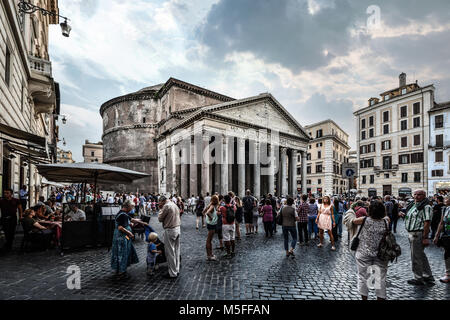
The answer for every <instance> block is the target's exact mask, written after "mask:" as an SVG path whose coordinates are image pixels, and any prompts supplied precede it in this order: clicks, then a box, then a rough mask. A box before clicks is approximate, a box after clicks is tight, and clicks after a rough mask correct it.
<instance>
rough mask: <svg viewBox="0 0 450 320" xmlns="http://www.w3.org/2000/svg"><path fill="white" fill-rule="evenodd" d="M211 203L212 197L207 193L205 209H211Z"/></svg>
mask: <svg viewBox="0 0 450 320" xmlns="http://www.w3.org/2000/svg"><path fill="white" fill-rule="evenodd" d="M210 202H211V196H210V195H209V192H207V193H206V197H205V208H208V207H209V203H210Z"/></svg>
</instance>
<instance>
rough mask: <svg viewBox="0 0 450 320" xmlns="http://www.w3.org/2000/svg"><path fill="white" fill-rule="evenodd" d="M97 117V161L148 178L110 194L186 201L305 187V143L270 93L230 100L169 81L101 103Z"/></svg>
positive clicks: (286, 191)
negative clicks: (178, 197)
mask: <svg viewBox="0 0 450 320" xmlns="http://www.w3.org/2000/svg"><path fill="white" fill-rule="evenodd" d="M100 114H101V116H102V118H103V137H102V139H103V145H104V162H105V163H108V164H111V165H115V166H119V167H123V168H127V169H131V170H136V171H141V172H146V173H148V174H150V176H149V177H148V178H144V179H140V180H137V181H135V182H134V183H133V184H131V185H125V186H123V185H122V186H117V188H116V191H119V190H122V191H127V192H148V193H150V192H154V193H160V194H165V195H170V194H177V195H181V196H182V197H188V196H190V195H199V194H203V195H205V194H206V192H209V193H210V194H211V193H214V192H219V193H222V194H223V193H226V192H228V191H230V190H231V191H234V192H235V193H236V194H238V195H239V196H243V195H244V192H245V190H246V189H250V190H251V191H252V193H253V194H254V195H255V196H257V197H260V196H261V195H263V194H267V193H272V194H276V195H294V196H295V195H297V193H299V192H301V191H305V190H306V165H305V164H306V158H307V157H306V155H307V147H308V142H309V141H310V138H309V136H308V135H307V133H306V132H305V130H304V129H303V127H302V126H301V125H300V124H299V123H298V122H297V121H296V120H295V119H294V118H293V117H292V116H291V115H290V114H289V112H288V111H287V110H286V109H285V108H284V107H283V106H282V105H281V104H280V103H279V102H278V101H277V100H276V99H275V98H274V97H273V96H272V95H271V94H269V93H264V94H260V95H257V96H254V97H249V98H245V99H234V98H231V97H228V96H225V95H223V94H220V93H217V92H214V91H210V90H207V89H204V88H202V87H198V86H195V85H192V84H190V83H187V82H184V81H180V80H177V79H174V78H170V79H169V80H168V81H167V82H165V83H163V84H159V85H155V86H151V87H147V88H144V89H142V90H139V91H137V92H134V93H130V94H127V95H124V96H120V97H117V98H114V99H111V100H109V101H107V102H105V103H104V104H103V105H102V106H101V108H100ZM298 161H300V162H301V164H302V165H301V166H300V168H297V164H298ZM300 175H301V188H297V176H300Z"/></svg>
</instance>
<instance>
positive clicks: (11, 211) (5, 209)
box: [0, 188, 23, 252]
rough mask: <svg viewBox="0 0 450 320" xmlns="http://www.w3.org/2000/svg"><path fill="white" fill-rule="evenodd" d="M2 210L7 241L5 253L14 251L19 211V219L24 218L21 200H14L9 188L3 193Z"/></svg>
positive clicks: (0, 205)
mask: <svg viewBox="0 0 450 320" xmlns="http://www.w3.org/2000/svg"><path fill="white" fill-rule="evenodd" d="M0 210H1V213H2V217H1V223H2V226H3V232H4V233H5V240H6V241H5V244H4V246H3V251H4V252H9V251H11V249H12V245H13V242H14V236H15V234H16V227H17V211H19V218H20V219H22V217H23V211H22V205H21V204H20V200H19V199H16V198H13V190H12V189H9V188H7V189H5V190H4V191H3V198H2V199H0Z"/></svg>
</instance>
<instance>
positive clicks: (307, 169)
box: [306, 166, 311, 174]
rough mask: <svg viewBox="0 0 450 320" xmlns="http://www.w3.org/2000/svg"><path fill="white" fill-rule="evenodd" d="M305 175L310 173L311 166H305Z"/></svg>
mask: <svg viewBox="0 0 450 320" xmlns="http://www.w3.org/2000/svg"><path fill="white" fill-rule="evenodd" d="M306 173H308V174H310V173H311V166H307V167H306Z"/></svg>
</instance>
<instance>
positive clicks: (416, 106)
mask: <svg viewBox="0 0 450 320" xmlns="http://www.w3.org/2000/svg"><path fill="white" fill-rule="evenodd" d="M419 113H420V102H416V103H414V104H413V114H419Z"/></svg>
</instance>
